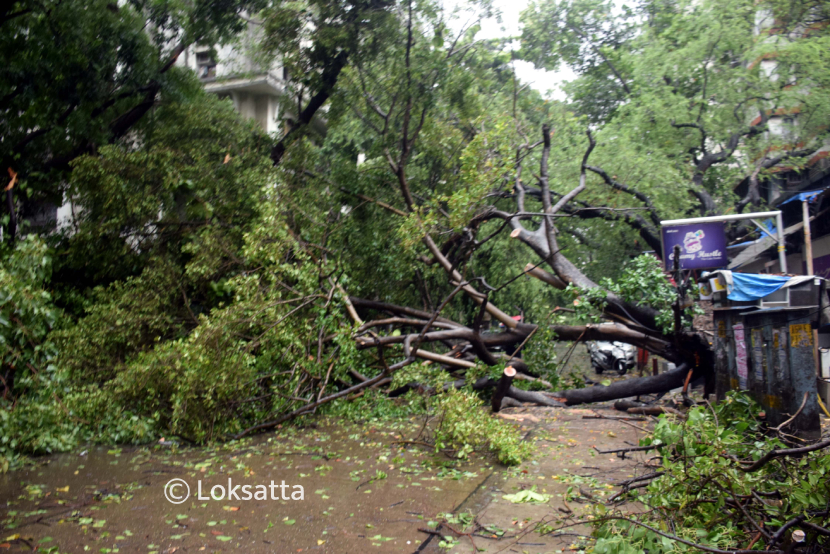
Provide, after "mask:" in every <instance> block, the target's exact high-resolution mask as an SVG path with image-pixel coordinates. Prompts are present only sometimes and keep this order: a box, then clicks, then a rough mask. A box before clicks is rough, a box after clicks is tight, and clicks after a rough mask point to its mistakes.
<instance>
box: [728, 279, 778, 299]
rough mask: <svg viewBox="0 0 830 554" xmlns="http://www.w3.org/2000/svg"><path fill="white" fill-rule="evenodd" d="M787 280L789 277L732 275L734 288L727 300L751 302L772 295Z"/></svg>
mask: <svg viewBox="0 0 830 554" xmlns="http://www.w3.org/2000/svg"><path fill="white" fill-rule="evenodd" d="M789 280H790V278H789V277H784V276H783V275H757V274H747V273H733V274H732V283H733V284H734V288H733V289H732V290H730V291H729V294H728V295H727V298H728V299H729V300H737V301H741V302H753V301H755V300H758V299H759V298H763V297H765V296H767V295H768V294H772V293H774V292H775V291H777V290H778V289H780V288H781V287H783V286H784V285H785V284H786V283H787V281H789Z"/></svg>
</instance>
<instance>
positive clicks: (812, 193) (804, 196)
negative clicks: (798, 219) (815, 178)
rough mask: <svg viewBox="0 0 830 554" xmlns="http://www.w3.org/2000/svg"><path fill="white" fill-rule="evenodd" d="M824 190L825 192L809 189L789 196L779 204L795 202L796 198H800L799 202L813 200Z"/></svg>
mask: <svg viewBox="0 0 830 554" xmlns="http://www.w3.org/2000/svg"><path fill="white" fill-rule="evenodd" d="M822 192H824V190H808V191H805V192H799V193H798V194H796V195H793V196H790V197H789V198H787V199H786V200H784V201H783V202H781V203H780V204H779V206H783V205H784V204H789V203H790V202H795V201H796V200H798V201H799V202H804V201H805V200H806V201H807V202H812V201H813V200H815V199H816V196H818V195H819V194H821V193H822Z"/></svg>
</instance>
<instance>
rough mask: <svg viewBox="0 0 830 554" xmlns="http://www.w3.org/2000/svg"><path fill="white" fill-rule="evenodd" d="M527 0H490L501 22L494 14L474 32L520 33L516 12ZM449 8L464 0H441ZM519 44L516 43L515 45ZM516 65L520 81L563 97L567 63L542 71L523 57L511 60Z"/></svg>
mask: <svg viewBox="0 0 830 554" xmlns="http://www.w3.org/2000/svg"><path fill="white" fill-rule="evenodd" d="M527 4H528V0H493V7H494V8H495V9H496V10H498V11H500V12H501V23H499V22H498V21H496V19H495V18H493V19H488V20H485V21H483V22H482V25H481V31H480V32H479V33H478V34H477V35H476V38H478V39H491V38H504V37H510V36H519V34H520V31H519V15H520V14H521V13H522V11H523V10H524V9H525V8H526V7H527ZM444 5H445V6H446V7H447V8H448V9H452V8H453V7H455V6H462V5H464V0H444ZM464 23H465V18H464V17H463V16H462V17H461V20H460V21H458V22H457V25H458V26H459V28H460V27H461V26H463V25H464ZM516 48H518V44H517V45H516ZM513 64H514V67H515V68H516V75H517V76H518V77H519V79H520V80H521V81H522V82H523V83H531V86H532V87H533V88H535V89H536V90H538V91H539V92H541V93H542V94H543V95H544V96H545V98H551V99H557V100H563V99H564V98H565V95H564V93H563V92H562V90H561V89H560V88H559V85H560V84H561V83H562V82H563V81H569V80H572V79H574V77H575V75H574V73H573V72H572V71H571V70H570V68H568V67H563V68H561V69H560V71H555V72H554V71H545V70H544V69H535V68H534V67H533V64H532V63H529V62H525V61H515V62H513Z"/></svg>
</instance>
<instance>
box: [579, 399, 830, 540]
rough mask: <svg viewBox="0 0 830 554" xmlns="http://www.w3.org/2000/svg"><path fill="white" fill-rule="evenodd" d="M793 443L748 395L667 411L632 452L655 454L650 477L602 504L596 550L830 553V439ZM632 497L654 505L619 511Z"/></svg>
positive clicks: (646, 474)
mask: <svg viewBox="0 0 830 554" xmlns="http://www.w3.org/2000/svg"><path fill="white" fill-rule="evenodd" d="M770 434H773V435H776V436H774V437H770V436H769V435H770ZM792 439H793V437H789V436H788V435H786V429H784V428H778V429H774V430H772V429H765V426H764V424H763V422H762V421H761V420H760V419H759V412H758V407H757V405H755V404H754V403H753V402H752V401H751V400H749V398H748V397H746V396H745V395H743V394H740V393H730V394H729V396H728V398H727V399H726V401H725V402H723V403H721V404H720V405H718V406H717V407H715V408H713V407H711V406H709V405H697V406H695V407H693V408H691V409H690V410H689V411H688V412H687V413H686V414H685V416H684V417H678V416H676V415H666V416H661V417H660V418H659V420H658V421H657V424H656V426H655V428H654V432H653V434H652V436H651V437H649V438H647V439H644V440H643V441H641V442H642V443H643V445H642V446H641V447H634V448H631V449H630V451H633V450H649V451H652V452H653V453H654V454H655V455H654V456H653V457H651V458H649V461H648V462H647V464H646V465H647V468H645V472H644V474H643V475H641V476H639V477H635V478H633V479H629V480H627V481H625V482H623V483H621V485H622V490H621V491H620V492H619V493H618V494H617V495H614V497H612V498H611V499H609V500H612V501H615V502H610V503H609V504H607V505H598V506H596V510H595V516H596V519H595V520H594V523H593V525H594V526H595V529H596V532H595V533H596V538H597V542H596V545H595V548H594V551H595V552H598V553H621V552H627V551H631V550H630V549H634V550H635V551H642V550H647V551H651V552H655V551H665V550H666V549H672V550H679V551H689V552H695V551H705V552H713V553H716V554H717V553H722V552H748V551H755V550H761V551H764V550H765V551H768V552H776V553H779V554H783V553H785V552H790V553H794V552H798V553H802V554H807V553H819V552H828V551H830V500H828V499H830V436H825V437H824V438H823V439H822V440H819V441H817V442H815V443H813V444H792V442H791V441H792ZM784 441H787V443H789V444H787V443H785V442H784ZM623 455H624V454H623ZM627 500H636V501H637V502H640V503H642V504H643V505H645V506H646V508H647V509H646V510H645V511H643V512H642V513H641V514H638V515H636V516H632V515H627V516H624V515H620V514H619V513H618V512H617V511H616V510H615V506H616V505H617V503H620V502H625V501H627Z"/></svg>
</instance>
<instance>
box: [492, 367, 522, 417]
mask: <svg viewBox="0 0 830 554" xmlns="http://www.w3.org/2000/svg"><path fill="white" fill-rule="evenodd" d="M515 376H516V370H515V369H513V368H512V367H511V366H507V367H506V368H504V374H503V375H502V376H501V379H499V383H498V385H496V390H495V391H494V392H493V399H492V401H491V406H492V407H493V411H494V412H498V411H499V410H500V409H501V403H502V400H503V399H504V397H505V395H506V394H507V391H509V390H510V385H511V384H512V383H513V378H514V377H515Z"/></svg>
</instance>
